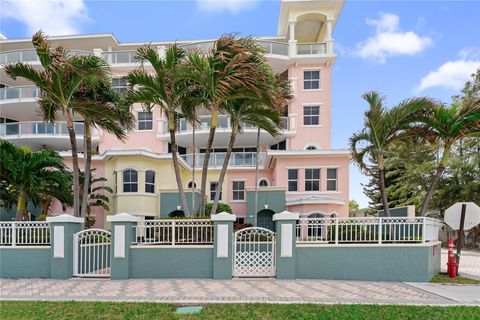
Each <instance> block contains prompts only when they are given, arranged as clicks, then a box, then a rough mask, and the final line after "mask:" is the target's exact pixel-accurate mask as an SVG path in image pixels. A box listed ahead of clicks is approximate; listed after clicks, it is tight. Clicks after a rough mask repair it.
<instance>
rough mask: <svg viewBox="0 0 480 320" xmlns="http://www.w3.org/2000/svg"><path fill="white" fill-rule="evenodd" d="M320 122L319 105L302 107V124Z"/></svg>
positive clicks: (308, 124)
mask: <svg viewBox="0 0 480 320" xmlns="http://www.w3.org/2000/svg"><path fill="white" fill-rule="evenodd" d="M318 124H320V106H305V107H303V125H304V126H316V125H318Z"/></svg>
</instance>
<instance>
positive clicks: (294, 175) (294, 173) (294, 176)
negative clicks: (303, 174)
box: [288, 169, 298, 191]
mask: <svg viewBox="0 0 480 320" xmlns="http://www.w3.org/2000/svg"><path fill="white" fill-rule="evenodd" d="M297 184H298V169H288V191H297V190H298V188H297Z"/></svg>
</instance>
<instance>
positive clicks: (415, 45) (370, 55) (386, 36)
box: [354, 12, 433, 63]
mask: <svg viewBox="0 0 480 320" xmlns="http://www.w3.org/2000/svg"><path fill="white" fill-rule="evenodd" d="M366 23H367V24H368V25H370V26H374V27H375V28H376V30H375V35H374V36H373V37H370V38H368V39H366V40H365V41H362V42H360V43H358V44H357V48H356V51H355V52H354V54H355V55H357V56H359V57H362V58H366V59H372V60H374V61H376V62H378V63H385V61H386V59H387V58H388V57H391V56H399V55H415V54H417V53H419V52H421V51H423V50H424V49H425V48H427V47H429V46H431V45H432V44H433V40H432V39H431V38H429V37H426V36H420V35H418V34H416V33H415V32H413V31H406V32H402V31H401V30H400V17H399V16H398V15H395V14H391V13H382V12H381V13H380V17H379V19H378V20H374V19H368V18H367V19H366Z"/></svg>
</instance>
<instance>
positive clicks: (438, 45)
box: [0, 0, 480, 207]
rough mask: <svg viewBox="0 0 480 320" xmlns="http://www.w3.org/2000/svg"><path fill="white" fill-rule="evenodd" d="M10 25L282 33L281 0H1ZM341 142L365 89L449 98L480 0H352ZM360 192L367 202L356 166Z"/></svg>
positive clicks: (340, 40) (359, 111) (465, 70)
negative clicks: (280, 28) (279, 28)
mask: <svg viewBox="0 0 480 320" xmlns="http://www.w3.org/2000/svg"><path fill="white" fill-rule="evenodd" d="M0 6H1V8H0V33H1V34H2V35H4V36H6V37H7V38H18V37H30V36H31V35H32V34H33V33H34V32H35V31H37V30H38V29H42V30H44V31H45V32H46V33H47V34H49V35H60V34H79V33H109V32H112V33H113V34H114V35H115V36H116V37H117V39H118V40H119V41H120V42H142V41H161V40H187V39H209V38H215V37H218V36H220V35H222V34H224V33H231V32H235V33H239V34H242V35H252V36H270V35H275V34H276V31H277V22H278V15H279V10H280V1H279V0H271V1H259V0H191V1H77V0H50V1H35V0H29V1H18V0H17V1H15V0H1V4H0ZM333 37H334V39H335V50H336V52H337V54H338V57H337V61H336V63H335V65H334V69H333V83H332V86H333V89H332V90H333V92H332V110H333V113H332V125H333V129H332V136H333V141H332V146H333V148H340V149H341V148H347V147H348V139H349V137H350V136H351V135H352V133H353V132H356V131H358V130H360V129H361V128H362V123H363V112H364V111H365V110H366V108H367V105H366V103H365V102H364V101H363V100H362V98H361V95H362V94H363V93H364V92H366V91H369V90H376V91H379V92H381V93H382V94H383V95H385V97H386V104H387V105H388V106H394V105H396V104H398V103H399V102H400V101H401V100H402V99H406V98H409V97H412V96H429V97H433V98H435V99H439V100H441V101H443V102H445V103H449V102H450V100H451V96H452V95H454V94H456V93H458V91H459V90H460V89H461V88H462V86H463V83H464V82H465V81H466V80H468V79H469V75H470V74H472V73H473V72H474V71H475V69H476V68H478V67H480V1H386V0H384V1H353V0H352V1H348V0H347V1H346V3H345V6H344V7H343V11H342V12H341V15H340V18H339V20H338V22H337V25H336V27H335V29H334V32H333ZM350 169H351V170H350V199H355V200H357V201H358V202H359V203H360V205H361V206H362V207H363V206H366V205H367V204H368V199H367V198H366V197H365V196H364V195H363V192H362V185H361V184H362V183H366V182H367V181H368V178H367V177H365V176H363V175H362V174H361V173H360V172H359V170H358V169H357V168H356V167H355V166H354V165H351V167H350Z"/></svg>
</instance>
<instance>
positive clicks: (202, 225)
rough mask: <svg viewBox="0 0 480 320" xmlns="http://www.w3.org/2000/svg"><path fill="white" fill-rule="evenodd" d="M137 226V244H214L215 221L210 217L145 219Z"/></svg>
mask: <svg viewBox="0 0 480 320" xmlns="http://www.w3.org/2000/svg"><path fill="white" fill-rule="evenodd" d="M134 228H135V241H134V243H135V244H142V245H143V244H154V245H167V246H176V245H209V244H213V223H212V221H211V220H209V219H185V220H145V221H140V222H138V224H137V226H134Z"/></svg>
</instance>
